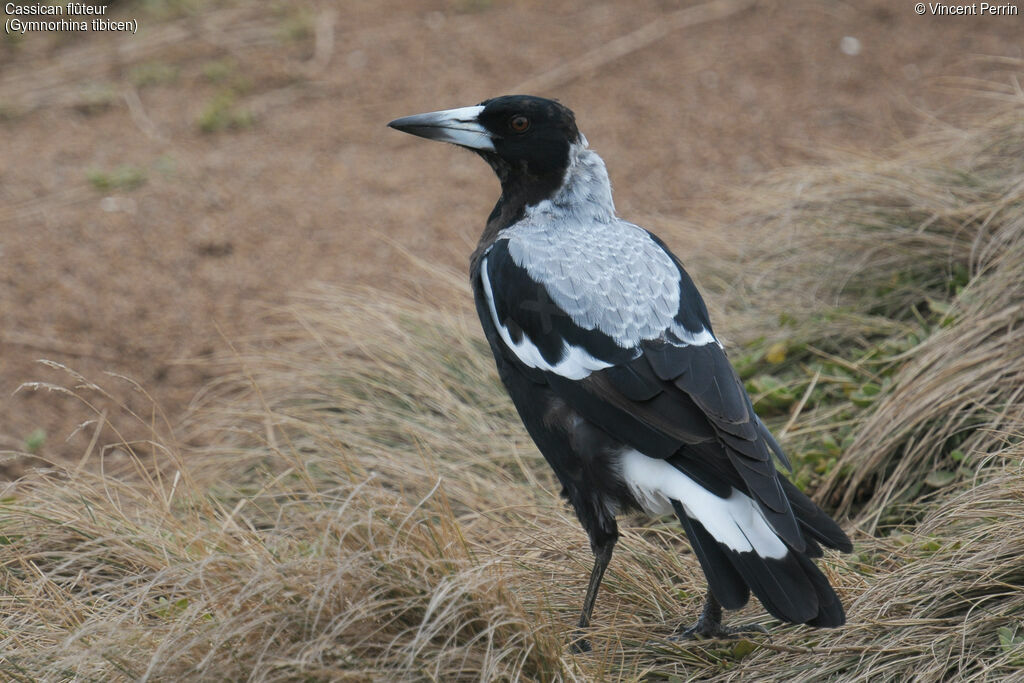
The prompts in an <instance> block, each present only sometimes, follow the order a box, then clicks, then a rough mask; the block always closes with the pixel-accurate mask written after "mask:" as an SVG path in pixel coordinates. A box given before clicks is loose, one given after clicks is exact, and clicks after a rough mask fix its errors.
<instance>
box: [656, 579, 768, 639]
mask: <svg viewBox="0 0 1024 683" xmlns="http://www.w3.org/2000/svg"><path fill="white" fill-rule="evenodd" d="M767 632H768V631H767V630H766V629H765V628H764V627H763V626H761V625H759V624H754V625H753V626H723V625H722V605H721V604H719V602H718V600H716V599H715V596H714V594H712V593H711V589H708V594H707V597H706V598H705V599H704V609H703V611H701V613H700V618H699V619H697V623H696V624H694V625H693V626H690V627H688V628H685V629H683V630H681V631H679V632H677V634H676V635H675V636H674V637H673V640H705V639H708V638H732V637H733V636H737V635H741V634H744V633H767Z"/></svg>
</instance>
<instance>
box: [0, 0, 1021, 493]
mask: <svg viewBox="0 0 1024 683" xmlns="http://www.w3.org/2000/svg"><path fill="white" fill-rule="evenodd" d="M913 5H914V4H913V3H911V2H909V1H903V0H900V1H898V2H892V1H887V0H878V1H868V2H850V3H842V2H835V1H832V0H796V1H793V2H781V1H779V2H712V3H710V4H708V5H701V3H688V2H674V1H671V0H660V1H659V0H644V1H641V2H631V3H614V2H582V1H570V2H564V3H557V4H552V3H545V2H516V3H512V2H498V1H494V2H488V1H486V0H433V1H428V2H415V3H412V2H404V3H403V2H369V1H353V2H341V3H336V4H331V3H327V2H298V3H256V2H251V3H242V2H234V3H224V2H221V3H208V4H202V3H198V2H185V1H184V0H183V1H182V2H173V1H172V0H166V1H165V2H138V3H119V4H118V5H116V6H113V7H111V8H110V9H109V12H108V15H107V16H108V18H110V19H129V20H136V21H138V22H139V31H138V33H137V34H136V35H134V36H133V35H120V34H116V33H109V32H108V33H103V32H92V31H89V32H78V33H70V32H65V33H52V32H51V33H30V34H27V35H25V36H22V37H16V38H15V37H10V36H5V37H4V38H3V42H0V139H2V143H0V149H2V150H3V155H2V162H0V451H24V450H27V449H31V450H35V451H36V452H37V453H38V454H40V455H47V456H67V457H80V456H81V454H82V453H83V452H84V450H85V448H86V446H87V444H88V443H89V440H90V438H91V437H92V433H91V431H90V430H89V429H85V430H82V431H80V432H78V433H77V434H75V435H74V436H72V437H71V438H68V436H69V435H70V434H72V432H73V431H74V427H75V425H77V424H79V423H80V422H82V421H83V420H85V419H87V418H88V417H89V413H88V411H87V410H86V409H85V408H84V407H83V406H81V405H79V404H77V403H76V402H74V401H72V400H69V399H67V398H66V397H62V396H60V395H59V394H57V393H53V392H47V391H45V390H43V391H34V392H33V391H24V390H23V391H20V392H18V393H17V394H14V393H13V392H14V391H15V389H16V388H17V387H18V386H19V384H21V383H22V382H25V381H30V380H44V381H60V382H66V381H67V377H66V375H64V374H63V373H60V372H57V371H54V370H51V369H48V368H46V367H43V366H40V365H39V364H37V363H36V361H37V359H40V358H46V359H51V360H54V361H58V362H60V363H64V364H66V365H68V366H70V367H72V368H74V369H75V370H76V371H78V372H81V373H82V374H83V375H84V376H86V377H87V378H89V379H90V380H102V383H103V384H104V385H105V386H107V387H110V388H111V389H112V391H113V392H114V393H115V394H116V395H117V396H118V397H119V398H120V399H121V400H123V401H125V402H126V403H127V405H128V406H129V407H131V408H133V409H134V410H136V411H139V412H140V413H141V414H143V415H148V414H150V412H151V410H152V407H151V405H150V403H149V401H148V400H147V399H146V398H145V397H144V396H143V395H142V394H141V393H139V392H137V391H135V390H133V389H131V388H130V386H129V385H128V384H127V383H125V382H123V381H122V380H118V379H113V378H109V377H105V376H104V375H103V373H104V372H105V371H109V372H114V373H118V374H121V375H124V376H126V377H130V378H132V379H134V380H136V381H137V382H138V383H139V385H141V386H142V387H144V388H145V390H146V391H147V392H149V394H151V395H152V397H153V398H154V399H155V400H156V402H157V403H158V404H159V405H160V406H161V407H162V409H163V411H165V412H166V414H167V415H168V418H169V420H170V422H171V424H175V423H176V421H177V420H178V419H179V417H180V416H181V415H182V414H183V412H184V411H185V410H186V409H187V406H188V403H189V400H190V399H191V397H192V396H194V395H195V393H196V392H197V391H198V390H199V389H200V388H201V387H202V386H203V385H204V383H206V382H207V381H209V380H210V379H211V373H212V372H214V370H213V369H211V367H210V366H204V365H203V364H202V363H201V362H199V363H196V362H193V361H195V360H196V359H199V360H201V359H203V358H204V357H208V356H210V355H211V354H213V353H214V352H215V351H223V350H224V349H225V348H226V347H227V340H231V339H233V338H237V337H240V336H245V337H248V338H258V337H259V333H260V331H259V325H260V322H259V317H258V315H259V312H260V311H261V310H263V308H264V307H265V306H266V305H267V304H271V305H272V304H274V303H279V302H281V301H283V300H284V299H285V297H286V295H287V294H288V293H289V292H291V291H295V290H298V289H301V288H303V287H305V286H308V285H309V284H310V283H312V282H315V281H326V282H332V283H361V284H370V285H373V286H376V287H382V288H387V289H391V290H400V289H402V288H404V287H408V286H409V284H408V280H407V279H406V278H403V277H401V274H402V272H403V271H406V270H408V269H409V268H410V267H411V266H410V265H409V262H408V259H407V258H406V257H405V256H403V255H402V254H401V250H402V249H405V250H408V251H410V252H412V253H414V254H416V255H418V256H420V257H422V258H424V259H428V260H430V261H433V262H436V263H439V264H441V265H443V266H445V267H448V268H451V269H453V270H457V271H463V270H464V269H465V266H464V264H465V262H466V259H467V257H468V255H469V252H470V251H471V249H472V245H473V243H474V242H475V240H476V237H477V234H478V231H479V229H480V227H481V226H482V224H483V221H484V219H485V217H486V215H487V213H488V211H489V210H490V207H491V205H492V204H493V201H494V200H495V198H496V194H497V183H496V181H495V180H494V179H493V178H492V177H491V174H490V171H489V169H487V168H486V166H485V165H484V164H482V163H480V162H479V161H477V160H475V159H473V158H472V157H471V156H469V155H468V154H466V153H464V152H460V151H456V150H453V149H450V148H449V149H445V148H443V147H441V146H439V145H430V144H428V143H426V142H423V141H419V140H414V139H412V138H410V137H408V136H403V135H400V134H398V133H396V132H394V131H391V130H388V129H387V128H385V126H384V124H385V123H386V122H387V121H388V120H390V119H392V118H395V117H397V116H400V115H405V114H411V113H417V112H421V111H428V110H432V109H441V108H448V107H453V106H462V105H467V104H473V103H476V102H478V101H480V100H482V99H485V98H487V97H491V96H494V95H498V94H504V93H509V92H522V91H524V90H526V89H528V90H529V91H531V92H533V93H535V94H541V95H547V96H553V97H557V98H559V99H560V100H562V101H563V102H565V103H566V104H568V105H569V106H570V107H572V108H573V109H574V110H575V111H576V112H577V117H578V121H579V122H580V125H581V128H582V129H583V130H584V131H585V132H586V134H587V137H588V138H589V140H590V142H591V145H592V146H593V147H594V148H596V149H597V150H598V151H599V152H601V153H602V155H603V156H604V158H605V160H606V161H607V162H608V164H609V169H610V172H611V176H612V180H613V183H614V184H615V186H616V189H617V194H616V198H617V202H618V206H619V209H620V212H621V213H622V214H623V215H625V216H627V217H629V218H631V219H632V220H634V221H636V222H640V223H641V224H645V225H647V226H648V227H651V228H654V229H656V230H658V231H659V232H662V233H665V236H666V237H667V239H668V241H669V242H670V244H673V245H674V246H676V247H677V250H678V251H680V253H681V254H682V255H683V257H684V260H687V261H691V262H692V261H695V260H696V261H699V259H700V256H701V250H702V249H704V248H707V247H706V246H704V245H702V243H701V240H700V239H699V231H698V233H696V234H697V238H694V237H693V236H692V235H691V236H690V237H688V238H687V239H686V240H682V239H681V238H676V239H674V238H673V234H672V228H671V226H672V225H673V224H676V222H677V221H685V222H687V223H688V224H692V225H697V226H699V225H700V224H701V222H702V216H705V215H706V214H707V212H709V211H716V210H717V208H716V197H717V196H718V193H719V192H720V189H721V188H723V187H736V186H742V185H743V184H744V183H747V182H750V181H751V180H752V179H753V178H755V177H756V176H757V175H758V174H759V173H762V172H764V171H766V170H770V169H775V168H780V167H784V166H787V165H793V164H799V163H808V162H816V161H820V160H824V159H826V158H827V157H828V156H829V155H830V154H832V153H834V152H835V151H837V150H844V151H846V152H851V151H852V152H854V153H864V154H884V152H885V149H886V147H887V146H889V145H891V144H893V143H894V142H896V141H898V140H900V139H902V138H904V137H905V136H907V135H908V134H911V133H915V132H920V131H921V130H924V129H927V128H928V127H933V126H941V125H946V122H948V121H955V120H957V118H958V117H960V116H963V115H965V114H967V113H969V112H972V111H976V110H984V109H985V107H990V106H992V107H997V106H998V97H997V96H994V97H993V96H989V97H979V96H977V93H979V92H984V93H988V94H989V95H997V94H998V92H999V90H1000V88H1003V89H1009V88H1014V87H1017V88H1019V87H1020V86H1019V84H1018V83H1019V81H1018V80H1016V79H1017V78H1018V76H1019V75H1020V71H1021V70H1022V67H1021V62H1019V61H1017V62H1015V61H1013V60H1015V59H1016V60H1019V59H1021V58H1022V57H1024V52H1022V41H1021V35H1024V17H1021V16H1020V15H1018V16H988V17H983V16H966V17H964V16H960V17H955V16H928V15H925V16H918V15H917V14H915V12H914V7H913ZM6 18H9V17H7V16H5V19H6ZM396 245H401V248H399V247H398V246H396ZM97 408H99V409H101V410H102V409H103V408H104V405H102V404H100V405H97ZM39 430H42V431H39ZM43 433H45V434H46V437H45V439H43V438H42V436H41V435H42V434H43ZM106 436H107V435H104V439H103V441H107V440H110V439H106V438H105V437H106ZM111 436H112V435H111ZM126 436H129V437H132V436H144V434H143V433H140V434H138V435H132V434H128V435H126ZM28 462H29V461H28V460H27V459H25V458H21V457H15V458H12V459H8V460H7V461H6V462H5V463H3V464H2V465H0V474H3V475H5V476H8V477H10V476H16V475H18V474H19V473H20V472H22V471H23V469H24V467H25V466H26V464H27V463H28Z"/></svg>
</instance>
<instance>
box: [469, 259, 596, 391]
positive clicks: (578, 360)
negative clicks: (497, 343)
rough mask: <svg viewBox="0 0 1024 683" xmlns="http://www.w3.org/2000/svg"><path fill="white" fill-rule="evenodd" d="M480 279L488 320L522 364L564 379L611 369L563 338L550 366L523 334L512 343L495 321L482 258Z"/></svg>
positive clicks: (489, 286) (484, 260) (496, 316)
mask: <svg viewBox="0 0 1024 683" xmlns="http://www.w3.org/2000/svg"><path fill="white" fill-rule="evenodd" d="M480 279H481V280H482V283H483V286H484V296H485V297H486V299H487V308H488V310H489V311H490V313H491V320H492V321H494V326H495V327H496V328H498V334H499V335H500V336H501V340H502V341H503V342H505V345H506V346H507V347H508V348H509V350H511V351H512V353H514V354H515V355H516V358H518V359H519V360H520V361H522V363H523V365H526V366H527V367H531V368H537V369H540V370H545V371H547V372H553V373H555V374H558V375H561V376H562V377H565V378H566V379H575V380H579V379H583V378H584V377H587V376H588V375H590V373H592V372H595V371H597V370H604V369H605V368H610V367H611V366H612V365H611V363H606V362H604V361H603V360H601V359H600V358H595V357H594V356H592V355H590V354H589V353H588V352H587V351H586V349H582V348H580V347H578V346H573V345H571V344H569V343H568V342H566V341H565V340H564V339H563V340H562V357H561V358H560V359H559V361H558V362H557V363H555V364H554V365H552V364H551V363H549V362H548V361H547V360H545V358H544V356H543V355H542V354H541V352H540V349H538V348H537V346H536V345H535V344H534V343H533V342H532V341H531V340H530V338H529V336H527V335H526V333H525V332H524V333H523V335H522V337H521V338H520V340H519V341H518V342H515V341H513V340H512V335H511V334H509V331H508V328H506V327H505V325H503V324H502V322H501V320H499V319H498V311H497V310H496V309H495V307H494V292H493V291H492V289H491V280H490V278H489V277H488V276H487V257H486V256H485V257H484V259H483V261H482V262H481V265H480Z"/></svg>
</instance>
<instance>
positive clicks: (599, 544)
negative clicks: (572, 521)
mask: <svg viewBox="0 0 1024 683" xmlns="http://www.w3.org/2000/svg"><path fill="white" fill-rule="evenodd" d="M618 540H619V535H618V533H615V534H612V535H609V536H604V537H602V538H600V539H597V538H595V539H593V540H592V542H591V549H592V550H593V551H594V568H593V569H591V570H590V583H588V584H587V595H586V597H584V598H583V613H582V614H580V621H579V623H578V624H576V634H577V635H576V640H575V641H573V643H572V650H573V652H590V650H591V646H590V641H589V640H587V639H586V638H585V637H583V631H584V629H586V628H587V627H588V626H590V613H591V612H593V611H594V601H595V600H597V589H598V587H599V586H600V585H601V579H602V578H603V577H604V570H605V569H607V568H608V562H610V561H611V559H612V550H614V548H615V542H616V541H618Z"/></svg>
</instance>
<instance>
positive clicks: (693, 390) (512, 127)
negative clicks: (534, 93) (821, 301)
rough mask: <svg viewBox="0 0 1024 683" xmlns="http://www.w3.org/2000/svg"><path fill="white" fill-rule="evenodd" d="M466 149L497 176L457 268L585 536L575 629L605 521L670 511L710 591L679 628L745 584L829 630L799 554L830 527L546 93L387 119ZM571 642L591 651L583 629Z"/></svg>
mask: <svg viewBox="0 0 1024 683" xmlns="http://www.w3.org/2000/svg"><path fill="white" fill-rule="evenodd" d="M388 125H389V126H391V127H392V128H396V129H398V130H401V131H404V132H406V133H411V134H413V135H418V136H420V137H424V138H428V139H431V140H440V141H443V142H451V143H454V144H456V145H459V146H462V147H466V148H469V149H471V150H473V151H474V152H476V153H477V154H479V155H480V156H481V157H483V158H484V160H485V161H486V162H487V163H488V164H490V166H491V168H492V169H494V172H495V173H496V174H497V175H498V178H499V180H500V181H501V198H500V199H498V203H497V204H496V205H495V207H494V210H493V211H492V212H491V215H490V217H489V218H488V220H487V227H486V228H485V229H484V232H483V235H482V237H481V239H480V244H479V245H478V246H477V248H476V251H475V252H474V253H473V256H472V258H471V262H470V277H471V278H472V285H473V293H474V296H475V299H476V308H477V313H478V314H479V316H480V322H481V323H482V324H483V328H484V333H485V334H486V336H487V340H488V341H489V342H490V346H491V351H492V352H493V353H494V359H495V362H496V363H497V366H498V373H499V375H500V376H501V380H502V382H503V383H504V384H505V387H506V388H507V389H508V393H509V395H510V396H511V397H512V401H513V402H514V403H515V406H516V409H517V410H518V411H519V415H520V417H521V418H522V420H523V424H525V425H526V429H527V430H528V431H529V433H530V436H531V437H533V440H534V441H535V442H536V443H537V446H538V448H539V449H540V451H541V453H543V454H544V458H545V459H546V460H547V461H548V463H549V464H550V465H551V467H552V468H553V469H554V471H555V474H556V475H557V476H558V480H559V482H560V483H561V484H562V487H563V490H562V493H563V495H564V496H565V497H566V498H568V500H569V501H570V502H571V503H572V506H573V508H574V509H575V511H576V515H577V517H578V518H579V520H580V523H581V524H582V525H583V528H584V529H585V530H586V532H587V534H588V535H589V537H590V546H591V549H592V550H593V552H594V558H595V560H594V568H593V571H592V572H591V575H590V583H589V585H588V586H587V594H586V597H585V599H584V601H583V613H582V615H581V616H580V620H579V627H580V629H581V630H582V629H583V628H585V627H587V626H588V624H589V622H590V614H591V611H592V610H593V607H594V599H595V597H596V595H597V589H598V586H599V585H600V583H601V577H602V576H603V575H604V571H605V568H606V567H607V566H608V562H609V560H610V559H611V556H612V549H613V548H614V546H615V542H616V540H617V539H618V535H619V534H618V527H617V526H616V523H615V517H616V515H617V514H618V513H619V512H623V511H627V510H632V509H639V510H643V511H645V512H647V513H649V514H651V515H666V514H672V513H675V514H676V516H678V518H679V521H680V522H681V523H682V525H683V529H684V530H685V531H686V535H687V537H688V538H689V541H690V544H691V545H692V547H693V550H694V553H695V554H696V555H697V559H698V560H699V561H700V565H701V568H702V569H703V570H704V574H705V575H706V576H707V581H708V593H707V600H706V603H705V607H704V611H703V613H702V614H701V616H700V619H698V621H697V623H696V624H695V625H693V626H692V627H690V628H689V629H687V630H686V631H685V632H684V633H685V634H686V635H689V636H700V637H721V636H725V635H728V634H731V633H734V632H735V630H734V629H729V628H727V627H724V626H722V622H721V615H722V607H725V608H728V609H737V608H740V607H742V606H743V605H745V604H746V603H747V600H748V599H749V597H750V592H751V591H753V593H754V595H756V596H757V597H758V599H759V600H760V601H761V603H762V604H763V605H764V607H765V609H767V610H768V612H770V613H771V614H772V615H773V616H775V617H776V618H778V619H781V620H783V621H787V622H792V623H798V624H810V625H812V626H832V627H834V626H839V625H841V624H843V623H844V621H845V614H844V612H843V606H842V604H841V603H840V601H839V598H838V597H837V596H836V594H835V591H834V590H833V589H832V587H831V586H830V585H829V582H828V580H827V579H826V578H825V576H824V575H823V574H822V573H821V571H820V570H819V569H818V568H817V567H816V566H815V564H814V562H812V558H816V557H821V555H822V546H827V547H829V548H836V549H839V550H842V551H846V552H849V551H850V550H851V549H852V546H851V543H850V539H849V538H847V536H846V534H845V533H843V530H842V529H840V528H839V525H837V524H836V523H835V522H834V521H833V520H832V519H830V518H829V517H828V515H826V514H825V513H824V512H823V511H822V510H821V509H819V508H818V506H817V505H815V504H814V503H813V502H811V500H810V499H809V498H808V497H807V496H805V495H804V494H803V493H801V492H800V490H799V489H797V488H796V487H795V486H794V485H793V484H791V483H790V482H789V481H787V480H786V479H785V477H782V476H780V474H779V473H778V471H777V470H776V468H775V464H774V463H773V461H772V454H773V453H774V455H775V456H776V457H777V458H778V459H779V461H780V462H782V463H783V464H784V465H785V466H786V467H789V462H788V461H787V459H786V456H785V454H784V453H783V452H782V449H781V448H780V447H779V445H778V443H777V442H776V441H775V439H774V438H773V437H772V435H771V433H770V432H769V431H768V429H767V428H766V427H765V425H764V424H763V423H762V422H761V420H760V419H759V418H758V416H757V415H756V414H755V412H754V407H753V405H752V404H751V401H750V397H749V396H748V395H747V392H746V390H745V389H744V387H743V384H742V383H741V382H740V380H739V378H738V377H737V376H736V373H735V371H734V370H733V368H732V366H731V365H730V364H729V361H728V359H727V358H726V355H725V352H724V351H723V349H722V344H721V343H720V342H719V340H718V339H717V338H716V337H715V333H714V331H713V330H712V328H711V321H710V320H709V318H708V311H707V308H706V307H705V305H704V301H703V300H702V299H701V296H700V294H699V293H698V292H697V288H696V287H695V286H694V284H693V281H692V280H691V279H690V276H689V275H687V273H686V271H685V270H684V269H683V265H682V263H680V261H679V259H678V258H676V257H675V256H674V255H673V254H672V252H670V251H669V250H668V247H666V246H665V244H664V243H663V242H662V241H661V240H660V239H658V238H657V237H655V236H654V235H652V234H651V233H649V232H647V231H646V230H644V229H643V228H640V227H637V226H636V225H633V224H632V223H628V222H626V221H624V220H622V219H621V218H619V217H618V216H616V215H615V206H614V204H613V203H612V193H611V185H610V183H609V181H608V174H607V172H606V171H605V166H604V162H603V161H602V160H601V158H600V157H599V156H598V155H597V154H595V153H594V152H592V151H591V150H590V149H588V146H587V139H586V138H585V137H584V136H583V135H582V134H581V133H580V132H579V131H578V130H577V128H576V121H575V117H574V116H573V113H572V112H571V111H570V110H569V109H567V108H566V107H564V106H562V105H561V104H559V103H558V102H555V101H553V100H548V99H543V98H539V97H529V96H520V95H516V96H505V97H497V98H494V99H490V100H486V101H484V102H481V103H480V104H479V105H477V106H474V107H462V108H459V109H450V110H447V111H437V112H431V113H428V114H419V115H416V116H407V117H405V118H400V119H396V120H394V121H392V122H391V123H389V124H388ZM576 647H577V649H582V650H586V649H589V647H590V646H589V643H587V641H586V640H584V639H581V640H579V641H577V643H576Z"/></svg>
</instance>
